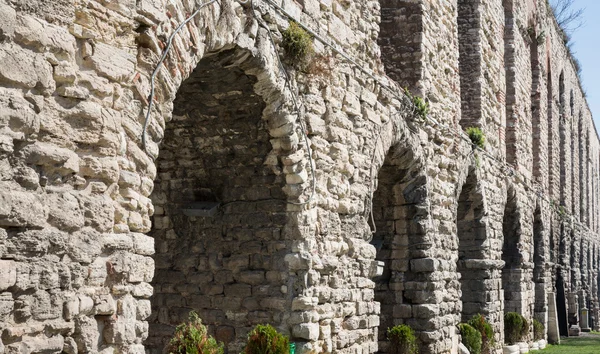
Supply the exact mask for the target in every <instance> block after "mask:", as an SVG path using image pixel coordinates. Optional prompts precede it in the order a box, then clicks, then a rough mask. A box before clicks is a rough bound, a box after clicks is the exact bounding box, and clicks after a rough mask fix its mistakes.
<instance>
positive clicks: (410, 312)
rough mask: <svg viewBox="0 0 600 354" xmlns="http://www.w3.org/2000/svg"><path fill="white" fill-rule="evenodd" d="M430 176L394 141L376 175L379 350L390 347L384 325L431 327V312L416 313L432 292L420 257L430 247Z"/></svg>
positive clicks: (374, 212)
mask: <svg viewBox="0 0 600 354" xmlns="http://www.w3.org/2000/svg"><path fill="white" fill-rule="evenodd" d="M427 198H428V190H427V177H426V176H425V174H424V171H423V169H422V165H421V163H420V161H419V159H418V158H417V156H415V151H413V150H412V149H410V148H406V147H402V146H400V145H396V146H394V147H393V148H392V149H391V150H390V151H389V152H388V153H387V155H386V156H385V159H384V161H383V165H382V166H381V168H380V170H379V173H378V175H377V189H376V191H375V193H374V196H373V219H374V222H375V226H376V232H375V234H374V235H373V239H372V241H371V243H372V244H373V245H374V246H375V248H376V249H377V254H376V260H377V261H379V262H381V263H382V265H383V272H382V274H381V275H380V276H377V277H375V278H374V282H375V300H376V301H378V302H379V303H380V304H381V315H380V323H379V331H378V342H379V351H380V352H383V353H385V352H388V350H389V349H388V348H389V344H388V341H387V338H386V330H387V328H390V327H392V326H394V325H397V324H403V323H404V324H408V325H410V326H411V327H412V328H413V329H415V330H416V331H417V332H420V331H425V330H427V329H428V328H427V322H428V320H430V318H428V317H427V316H425V317H423V316H422V315H421V314H418V313H416V310H414V309H413V308H415V309H416V308H417V307H418V306H419V305H421V304H423V303H424V302H427V301H428V300H429V299H428V296H427V295H426V293H427V292H429V291H433V289H432V288H431V283H430V279H429V278H428V274H429V273H430V272H432V271H433V269H430V268H428V267H430V266H431V265H429V264H428V263H427V262H423V261H421V259H422V258H423V257H424V256H425V254H426V249H427V248H428V247H429V246H430V244H429V242H428V235H427V225H428V220H429V206H428V199H427Z"/></svg>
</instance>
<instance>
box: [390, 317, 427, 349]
mask: <svg viewBox="0 0 600 354" xmlns="http://www.w3.org/2000/svg"><path fill="white" fill-rule="evenodd" d="M387 336H388V339H389V340H390V353H392V354H417V353H418V352H419V349H418V346H417V338H416V337H415V332H414V331H413V330H412V328H410V326H408V325H405V324H401V325H398V326H394V327H392V328H388V330H387Z"/></svg>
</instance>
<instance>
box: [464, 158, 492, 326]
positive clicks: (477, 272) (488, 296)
mask: <svg viewBox="0 0 600 354" xmlns="http://www.w3.org/2000/svg"><path fill="white" fill-rule="evenodd" d="M478 171H479V169H477V168H476V167H475V166H470V168H469V172H468V175H467V178H466V180H465V183H464V185H463V187H462V190H461V192H460V196H459V197H458V209H457V216H456V227H457V235H458V262H457V270H458V272H459V273H460V288H461V297H460V300H461V303H462V312H461V321H462V322H467V321H468V320H469V319H471V317H473V316H474V315H476V314H482V315H484V316H488V315H489V314H490V313H491V312H493V310H494V306H495V303H496V299H497V298H498V294H497V286H496V285H495V282H496V281H497V279H493V276H494V271H493V269H495V267H497V264H496V262H493V261H491V260H490V259H491V258H492V257H491V254H490V253H491V244H490V235H489V234H488V233H489V232H490V230H489V227H488V225H487V215H488V214H487V210H486V205H485V204H486V203H485V198H484V195H485V189H484V185H483V183H482V182H481V180H480V177H479V176H478ZM492 293H493V294H492ZM494 315H495V314H494Z"/></svg>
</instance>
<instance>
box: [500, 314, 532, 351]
mask: <svg viewBox="0 0 600 354" xmlns="http://www.w3.org/2000/svg"><path fill="white" fill-rule="evenodd" d="M523 322H527V321H526V320H525V318H523V316H521V315H520V314H518V313H516V312H507V313H505V314H504V338H505V340H506V343H507V344H509V345H513V344H515V343H517V342H519V341H520V340H521V338H522V337H523V327H524V326H523Z"/></svg>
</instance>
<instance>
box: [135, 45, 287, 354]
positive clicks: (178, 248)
mask: <svg viewBox="0 0 600 354" xmlns="http://www.w3.org/2000/svg"><path fill="white" fill-rule="evenodd" d="M262 65H263V64H262V60H260V59H259V58H257V57H255V56H253V54H252V52H251V51H249V50H246V49H241V48H239V47H235V48H234V49H227V50H222V51H219V52H216V53H210V54H208V55H206V56H205V57H204V58H203V59H202V60H201V61H200V62H199V63H198V65H197V66H196V68H195V69H194V71H193V72H192V73H191V74H190V76H189V78H188V79H187V80H185V81H184V82H183V83H182V85H181V86H180V88H179V90H178V91H177V96H176V98H175V100H174V102H173V118H172V121H170V122H167V124H166V127H165V131H164V138H163V140H162V143H161V144H160V154H159V156H158V159H157V161H156V165H157V170H158V172H157V178H156V181H155V188H154V192H153V193H152V196H151V198H152V201H153V203H154V206H155V214H154V219H153V228H152V231H151V232H150V235H151V236H153V237H154V239H155V246H156V254H155V257H154V258H155V263H156V271H155V276H154V280H153V282H152V285H153V287H154V295H153V297H152V300H151V303H152V315H151V317H150V318H149V322H150V334H149V338H148V340H147V342H146V346H147V348H149V350H150V352H152V353H160V352H161V350H162V348H163V346H164V345H165V343H167V342H168V340H167V339H168V338H169V337H170V336H171V335H172V333H173V330H174V327H175V326H176V325H177V324H179V323H181V322H183V321H184V320H186V319H187V316H188V313H189V312H190V311H192V310H193V311H196V312H197V313H198V314H199V315H200V317H201V319H202V320H203V322H204V323H205V324H207V325H208V327H209V331H210V332H211V333H212V334H214V335H215V336H216V337H217V339H218V340H220V341H223V342H224V343H225V345H226V348H227V349H228V350H229V351H230V352H234V351H238V352H239V351H240V350H241V348H242V346H243V343H244V341H245V337H246V334H247V332H248V330H249V329H250V328H251V327H252V326H254V325H256V324H258V323H270V324H273V325H275V326H278V327H283V328H285V326H284V318H285V313H286V311H288V310H287V309H288V308H289V307H288V306H287V304H289V303H290V302H291V298H290V296H289V295H290V294H286V293H285V292H284V291H283V290H281V289H282V288H283V287H284V286H289V285H290V284H289V283H288V279H287V276H288V273H287V272H285V271H284V270H285V269H286V268H285V263H284V260H283V258H284V256H285V253H286V250H289V249H291V240H290V237H289V235H286V234H285V233H284V230H286V227H285V226H286V224H287V221H288V214H287V213H286V205H285V200H286V195H285V193H284V192H283V186H284V185H285V175H284V174H282V173H280V171H278V170H277V168H276V166H272V165H271V164H266V163H265V162H266V161H268V159H269V155H270V154H271V153H272V151H273V148H272V145H271V142H270V139H271V136H270V135H269V130H268V127H267V125H268V124H269V119H271V118H273V117H270V116H268V113H266V111H265V108H266V107H267V106H268V105H269V104H272V102H273V101H276V100H278V99H279V97H280V92H279V91H278V90H277V89H276V88H275V87H274V86H272V84H271V82H270V81H269V79H268V75H264V69H262ZM261 74H263V75H261Z"/></svg>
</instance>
